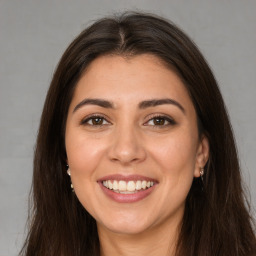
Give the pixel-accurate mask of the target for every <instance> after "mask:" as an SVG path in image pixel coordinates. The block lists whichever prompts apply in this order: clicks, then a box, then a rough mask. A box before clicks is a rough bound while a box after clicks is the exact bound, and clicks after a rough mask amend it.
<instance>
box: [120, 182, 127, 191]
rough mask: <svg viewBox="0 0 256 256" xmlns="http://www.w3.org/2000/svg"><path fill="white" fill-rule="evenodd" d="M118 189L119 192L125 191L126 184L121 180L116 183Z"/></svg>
mask: <svg viewBox="0 0 256 256" xmlns="http://www.w3.org/2000/svg"><path fill="white" fill-rule="evenodd" d="M118 189H119V191H126V182H125V181H123V180H120V181H119V183H118Z"/></svg>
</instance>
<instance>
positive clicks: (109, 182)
mask: <svg viewBox="0 0 256 256" xmlns="http://www.w3.org/2000/svg"><path fill="white" fill-rule="evenodd" d="M108 188H109V189H112V188H113V184H112V182H111V180H109V181H108Z"/></svg>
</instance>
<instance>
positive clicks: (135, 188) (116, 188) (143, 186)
mask: <svg viewBox="0 0 256 256" xmlns="http://www.w3.org/2000/svg"><path fill="white" fill-rule="evenodd" d="M102 184H103V186H104V187H106V188H107V189H109V190H112V191H113V192H116V193H119V194H134V193H138V192H140V191H144V190H147V189H149V188H151V187H153V186H154V185H155V182H154V181H146V180H134V181H131V180H130V181H124V180H119V181H118V180H104V181H102Z"/></svg>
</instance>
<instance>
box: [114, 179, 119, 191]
mask: <svg viewBox="0 0 256 256" xmlns="http://www.w3.org/2000/svg"><path fill="white" fill-rule="evenodd" d="M118 187H119V186H118V182H117V181H116V180H114V182H113V189H114V190H118Z"/></svg>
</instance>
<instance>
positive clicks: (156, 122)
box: [145, 116, 176, 127]
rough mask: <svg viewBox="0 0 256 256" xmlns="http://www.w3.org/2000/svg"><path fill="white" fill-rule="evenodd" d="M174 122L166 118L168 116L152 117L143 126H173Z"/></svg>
mask: <svg viewBox="0 0 256 256" xmlns="http://www.w3.org/2000/svg"><path fill="white" fill-rule="evenodd" d="M175 124H176V122H175V121H174V120H173V119H172V118H170V117H168V116H155V117H152V118H151V119H149V120H148V121H147V123H146V124H145V125H148V126H153V127H154V126H155V127H157V126H158V127H159V126H164V127H165V126H168V125H175Z"/></svg>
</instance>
